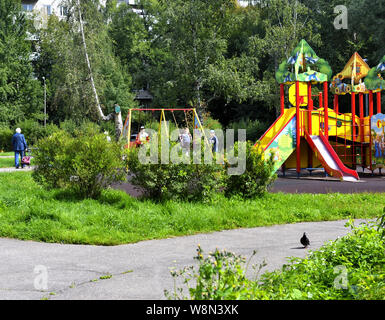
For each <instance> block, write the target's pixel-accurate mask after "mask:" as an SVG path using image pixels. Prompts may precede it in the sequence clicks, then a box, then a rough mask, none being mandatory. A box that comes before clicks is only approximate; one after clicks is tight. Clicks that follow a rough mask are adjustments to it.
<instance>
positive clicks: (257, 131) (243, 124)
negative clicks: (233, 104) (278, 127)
mask: <svg viewBox="0 0 385 320" xmlns="http://www.w3.org/2000/svg"><path fill="white" fill-rule="evenodd" d="M227 128H228V129H233V130H234V139H235V140H238V130H239V129H244V130H246V140H248V141H257V140H258V138H259V137H261V136H262V135H263V134H264V133H265V132H266V130H267V129H268V128H269V124H268V123H266V122H261V121H259V120H254V121H253V120H251V119H250V118H243V119H240V120H239V121H237V122H232V123H230V124H229V125H228V127H227Z"/></svg>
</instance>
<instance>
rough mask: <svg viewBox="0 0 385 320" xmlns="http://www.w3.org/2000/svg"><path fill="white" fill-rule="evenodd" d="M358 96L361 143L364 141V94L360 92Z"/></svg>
mask: <svg viewBox="0 0 385 320" xmlns="http://www.w3.org/2000/svg"><path fill="white" fill-rule="evenodd" d="M359 97H360V126H361V130H360V131H361V132H360V136H361V143H363V142H364V94H363V93H362V92H360V94H359Z"/></svg>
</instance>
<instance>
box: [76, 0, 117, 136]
mask: <svg viewBox="0 0 385 320" xmlns="http://www.w3.org/2000/svg"><path fill="white" fill-rule="evenodd" d="M77 2H78V11H79V23H80V32H81V34H82V42H83V48H84V55H85V58H86V62H87V67H88V72H89V75H90V81H91V87H92V91H93V93H94V97H95V101H96V111H97V113H98V114H99V117H100V118H101V119H102V120H103V121H109V120H111V119H112V118H114V119H115V133H116V140H119V138H120V135H121V133H122V130H123V121H122V112H121V111H120V110H119V112H118V113H116V112H113V113H110V114H109V115H107V116H105V115H104V113H103V110H102V107H101V105H100V100H99V96H98V92H97V91H96V87H95V81H94V77H93V75H92V69H91V63H90V59H89V57H88V52H87V43H86V38H85V35H84V27H83V19H82V13H81V9H80V0H77Z"/></svg>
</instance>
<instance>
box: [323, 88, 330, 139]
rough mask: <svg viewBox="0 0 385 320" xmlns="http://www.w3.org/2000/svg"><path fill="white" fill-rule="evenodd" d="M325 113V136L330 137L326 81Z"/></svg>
mask: <svg viewBox="0 0 385 320" xmlns="http://www.w3.org/2000/svg"><path fill="white" fill-rule="evenodd" d="M324 115H325V120H324V123H325V137H326V139H328V138H329V108H328V82H327V81H325V82H324Z"/></svg>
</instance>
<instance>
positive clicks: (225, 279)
mask: <svg viewBox="0 0 385 320" xmlns="http://www.w3.org/2000/svg"><path fill="white" fill-rule="evenodd" d="M255 253H256V252H254V253H253V256H254V255H255ZM253 256H252V257H253ZM252 257H251V258H252ZM251 258H250V260H251ZM194 259H195V260H197V261H198V270H195V268H194V267H193V266H191V267H185V268H184V269H182V270H179V271H174V270H172V271H171V275H172V276H173V277H174V278H175V280H176V279H177V278H178V277H183V278H184V283H186V284H189V282H190V281H194V282H196V285H195V286H194V287H189V296H184V293H183V289H182V288H180V289H179V290H178V291H175V292H173V293H171V292H169V291H167V290H165V296H166V297H167V298H168V299H170V300H171V299H192V300H239V299H241V298H243V299H244V298H247V297H250V293H249V292H250V291H251V289H252V286H250V285H252V282H250V281H249V280H248V279H247V277H246V269H247V263H246V259H245V258H244V257H242V256H239V255H235V254H234V253H232V252H228V251H225V250H223V251H219V250H218V249H215V251H214V252H210V253H209V254H208V256H207V257H204V256H203V249H202V248H201V247H200V245H198V249H197V255H196V257H194ZM264 266H265V264H261V265H260V266H259V268H258V269H259V270H258V271H260V270H261V268H262V267H264ZM258 271H257V272H258Z"/></svg>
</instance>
